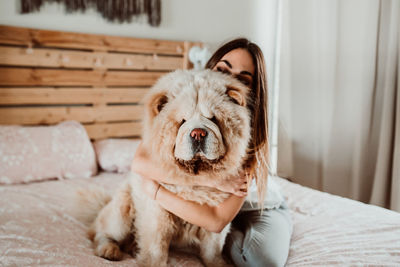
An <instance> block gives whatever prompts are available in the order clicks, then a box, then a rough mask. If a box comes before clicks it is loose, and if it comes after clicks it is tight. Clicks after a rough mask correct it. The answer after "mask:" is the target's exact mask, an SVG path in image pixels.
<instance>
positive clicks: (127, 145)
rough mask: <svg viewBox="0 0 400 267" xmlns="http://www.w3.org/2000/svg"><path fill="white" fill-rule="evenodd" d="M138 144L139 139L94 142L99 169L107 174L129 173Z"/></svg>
mask: <svg viewBox="0 0 400 267" xmlns="http://www.w3.org/2000/svg"><path fill="white" fill-rule="evenodd" d="M139 143H140V140H139V139H138V140H129V139H104V140H101V141H96V142H94V150H95V151H96V155H97V161H98V163H99V166H100V168H101V169H103V170H105V171H108V172H118V173H126V172H129V171H130V169H131V164H132V160H133V156H134V155H135V151H136V149H137V147H138V146H139Z"/></svg>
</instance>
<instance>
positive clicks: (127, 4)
mask: <svg viewBox="0 0 400 267" xmlns="http://www.w3.org/2000/svg"><path fill="white" fill-rule="evenodd" d="M45 2H57V3H62V4H64V5H65V7H66V10H67V12H68V13H71V12H76V11H85V10H86V9H87V8H94V9H95V10H97V12H99V13H100V14H101V15H102V16H103V17H104V18H105V19H107V20H109V21H112V22H114V21H118V22H120V23H122V22H131V21H132V18H133V17H134V16H139V15H142V14H146V15H147V21H148V23H149V24H150V25H151V26H159V25H160V22H161V0H21V13H30V12H34V11H38V10H40V8H41V6H42V5H43V4H44V3H45Z"/></svg>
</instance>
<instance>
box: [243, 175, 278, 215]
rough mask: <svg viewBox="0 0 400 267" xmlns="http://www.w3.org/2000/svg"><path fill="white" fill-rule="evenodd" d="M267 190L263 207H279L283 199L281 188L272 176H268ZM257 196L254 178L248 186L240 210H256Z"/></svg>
mask: <svg viewBox="0 0 400 267" xmlns="http://www.w3.org/2000/svg"><path fill="white" fill-rule="evenodd" d="M266 186H267V191H266V193H265V199H264V209H274V208H279V206H280V205H281V204H282V203H283V202H284V201H285V198H284V197H283V195H282V193H281V188H280V187H279V185H278V184H277V183H276V182H275V181H274V177H273V176H268V180H267V185H266ZM258 209H259V208H258V196H257V185H256V182H255V179H253V182H252V184H251V186H250V190H249V192H248V194H247V197H246V201H245V202H244V204H243V206H242V208H241V211H249V210H258Z"/></svg>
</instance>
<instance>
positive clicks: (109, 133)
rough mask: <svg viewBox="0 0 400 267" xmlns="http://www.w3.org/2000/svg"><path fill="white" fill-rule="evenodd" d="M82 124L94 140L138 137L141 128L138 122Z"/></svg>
mask: <svg viewBox="0 0 400 267" xmlns="http://www.w3.org/2000/svg"><path fill="white" fill-rule="evenodd" d="M84 126H85V128H86V131H87V132H88V135H89V136H90V138H92V139H95V140H96V139H104V138H109V137H127V136H128V137H132V136H136V137H140V135H141V128H142V127H141V123H140V122H125V123H108V124H104V123H98V124H92V125H84Z"/></svg>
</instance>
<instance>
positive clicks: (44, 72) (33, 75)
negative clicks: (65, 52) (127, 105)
mask: <svg viewBox="0 0 400 267" xmlns="http://www.w3.org/2000/svg"><path fill="white" fill-rule="evenodd" d="M163 74H165V72H155V71H154V72H144V71H106V72H101V71H92V70H66V69H31V68H7V67H6V68H0V85H2V86H51V85H53V86H151V85H153V84H154V83H155V82H156V81H157V79H158V78H159V77H160V76H161V75H163Z"/></svg>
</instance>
